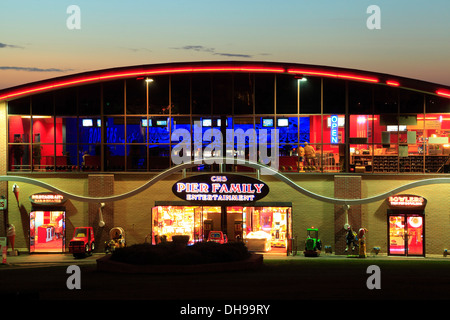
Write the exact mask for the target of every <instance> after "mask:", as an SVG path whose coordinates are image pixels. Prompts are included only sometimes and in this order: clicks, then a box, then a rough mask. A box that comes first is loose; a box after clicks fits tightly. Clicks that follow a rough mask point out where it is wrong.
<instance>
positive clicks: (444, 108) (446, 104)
mask: <svg viewBox="0 0 450 320" xmlns="http://www.w3.org/2000/svg"><path fill="white" fill-rule="evenodd" d="M425 98H426V112H427V113H428V112H429V113H449V112H450V99H448V98H442V97H437V96H432V95H426V97H425Z"/></svg>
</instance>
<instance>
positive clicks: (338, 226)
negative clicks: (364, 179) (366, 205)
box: [333, 175, 366, 255]
mask: <svg viewBox="0 0 450 320" xmlns="http://www.w3.org/2000/svg"><path fill="white" fill-rule="evenodd" d="M334 198H341V199H361V177H360V176H349V175H348V176H347V175H346V176H335V177H334ZM345 218H346V217H345V210H344V208H343V206H342V205H335V206H334V235H335V241H334V242H335V248H334V249H333V251H334V252H335V253H336V254H338V255H339V254H345V251H344V250H345V246H346V241H345V236H346V235H347V232H346V230H345V229H344V224H345V223H346V220H345ZM348 223H349V224H350V226H351V227H352V229H353V231H356V232H358V229H359V228H360V227H366V226H363V225H362V210H361V205H352V206H350V209H349V210H348Z"/></svg>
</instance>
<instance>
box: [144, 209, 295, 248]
mask: <svg viewBox="0 0 450 320" xmlns="http://www.w3.org/2000/svg"><path fill="white" fill-rule="evenodd" d="M152 221H153V223H152V225H153V227H152V234H153V237H152V243H153V244H158V243H161V242H163V241H172V238H173V236H175V235H188V236H189V243H190V244H193V243H195V242H198V241H207V240H208V236H209V233H210V232H211V231H222V232H223V233H224V234H225V235H226V236H227V241H229V242H237V241H244V242H245V243H246V245H247V247H248V248H249V250H251V251H275V252H286V250H288V239H289V238H290V234H291V225H292V223H291V207H241V206H227V207H220V206H156V207H153V209H152Z"/></svg>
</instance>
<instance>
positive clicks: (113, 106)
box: [103, 80, 124, 114]
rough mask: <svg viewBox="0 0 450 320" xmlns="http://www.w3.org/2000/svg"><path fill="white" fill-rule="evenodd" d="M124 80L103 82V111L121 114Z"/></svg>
mask: <svg viewBox="0 0 450 320" xmlns="http://www.w3.org/2000/svg"><path fill="white" fill-rule="evenodd" d="M123 106H124V82H123V80H120V81H112V82H106V83H104V84H103V113H104V114H123V112H124V108H123Z"/></svg>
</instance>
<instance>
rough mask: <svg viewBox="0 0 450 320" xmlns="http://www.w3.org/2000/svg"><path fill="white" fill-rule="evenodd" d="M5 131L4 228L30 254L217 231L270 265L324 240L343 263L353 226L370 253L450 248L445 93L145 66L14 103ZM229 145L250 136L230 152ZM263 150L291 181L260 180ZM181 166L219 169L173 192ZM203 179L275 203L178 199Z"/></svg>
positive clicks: (11, 97)
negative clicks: (269, 254) (89, 230)
mask: <svg viewBox="0 0 450 320" xmlns="http://www.w3.org/2000/svg"><path fill="white" fill-rule="evenodd" d="M0 121H1V125H2V127H3V128H4V130H2V134H1V136H0V140H1V141H0V149H1V152H2V154H3V155H4V156H2V160H1V162H0V170H1V176H2V181H1V188H0V193H1V194H0V196H3V197H4V199H6V203H7V205H6V208H5V209H4V210H3V215H2V219H3V221H2V222H3V223H2V226H1V228H3V229H4V228H5V225H6V223H12V224H14V225H15V227H16V245H15V246H16V247H17V248H21V249H23V250H29V251H31V252H39V251H42V252H47V251H49V250H50V251H57V252H65V251H66V250H67V249H66V246H67V243H68V241H69V240H70V238H71V236H72V233H73V230H74V228H75V227H77V226H92V227H94V232H95V235H96V240H97V249H96V250H97V251H101V250H102V249H103V243H104V242H105V241H106V240H108V238H109V236H110V235H109V230H110V229H111V228H113V227H115V226H120V227H122V228H123V229H124V230H125V234H126V240H127V243H128V244H133V243H142V242H145V241H147V242H152V243H156V242H158V241H161V239H167V240H169V241H170V240H171V238H172V236H173V235H177V234H186V235H189V236H190V241H201V240H206V239H207V237H208V232H209V231H211V230H213V231H222V232H223V233H225V234H226V235H227V237H228V240H229V241H241V240H247V241H250V239H253V238H255V237H256V238H257V239H260V237H261V236H262V238H264V237H266V242H267V243H269V244H270V248H268V249H270V250H271V251H274V252H277V251H281V252H287V253H291V251H292V250H294V251H295V250H296V249H297V250H299V251H302V250H303V243H304V240H305V237H306V229H307V228H310V227H312V226H314V227H317V228H318V229H319V233H320V238H321V240H322V243H323V244H324V245H325V246H329V247H331V248H332V251H333V252H335V253H336V254H345V253H346V251H345V248H346V235H347V232H348V230H347V227H348V226H351V228H352V229H353V230H354V231H358V230H359V229H360V228H366V229H367V230H368V232H367V234H366V237H367V251H368V252H371V251H373V248H380V252H381V253H384V254H392V255H419V256H422V255H426V254H442V253H443V251H444V250H445V249H447V246H448V245H450V235H449V232H448V230H449V228H450V225H449V224H450V221H449V220H448V217H449V214H450V211H449V210H450V209H449V208H450V192H449V191H450V185H449V184H448V181H447V179H449V175H448V173H449V170H450V169H449V156H450V144H449V137H450V88H449V87H447V86H443V85H438V84H433V83H428V82H423V81H419V80H414V79H408V78H403V77H397V76H393V75H386V74H379V73H373V72H365V71H359V70H349V69H340V68H333V67H323V66H312V65H301V64H286V63H268V62H201V63H173V64H158V65H145V66H133V67H126V68H116V69H108V70H100V71H94V72H87V73H82V74H77V75H71V76H65V77H60V78H54V79H50V80H46V81H41V82H36V83H31V84H26V85H22V86H18V87H14V88H9V89H5V90H2V91H0ZM227 130H228V131H227ZM230 130H233V132H234V133H236V132H241V133H247V134H248V135H247V136H245V137H244V139H243V140H239V139H234V138H233V139H232V140H231V147H229V144H230V141H228V140H227V141H225V140H226V139H225V138H224V137H227V132H229V131H230ZM186 132H187V133H188V137H186V136H184V138H183V137H180V135H179V134H180V133H186ZM250 133H254V134H255V137H256V140H252V139H251V138H252V136H250ZM215 134H219V136H220V137H222V138H223V141H220V142H219V143H217V140H215V137H216V136H215ZM263 134H264V138H266V139H267V140H265V141H267V142H266V143H265V144H263V143H261V141H262V139H263V138H262V137H263ZM212 137H214V139H213V138H212ZM183 139H184V140H183ZM214 141H215V142H214ZM181 142H183V143H185V144H181ZM180 146H186V148H184V149H183V151H181V153H180V150H179V147H180ZM262 146H264V147H265V148H266V149H264V151H265V154H266V156H267V159H269V160H271V163H270V165H271V168H275V171H276V172H277V173H278V174H275V175H274V174H264V173H263V172H262V170H263V168H264V165H261V163H263V164H265V165H266V166H267V165H268V163H267V162H266V161H264V160H266V159H264V158H263V157H262V149H261V147H262ZM221 147H222V148H221ZM253 147H255V148H256V149H253ZM311 150H312V151H311ZM180 156H183V157H184V158H183V159H185V160H186V162H189V161H193V160H195V159H204V158H209V159H210V161H206V160H205V161H202V162H201V163H196V164H195V165H189V166H185V167H183V168H182V169H180V170H178V171H174V172H171V174H170V175H167V176H164V178H161V174H164V173H165V172H169V171H170V170H171V169H173V168H176V166H177V165H178V164H179V163H180ZM269 156H270V157H269ZM215 157H216V158H217V160H218V159H220V157H227V158H234V159H235V160H237V159H247V160H249V159H250V160H255V161H251V164H253V165H248V163H247V164H246V163H240V162H238V161H235V162H233V163H231V162H227V163H218V162H219V161H217V162H214V161H212V160H214V158H215ZM274 164H276V166H275V165H274ZM205 176H207V177H208V178H211V179H217V178H215V177H219V179H222V181H218V182H225V181H226V180H230V179H232V177H236V176H237V177H241V178H242V179H243V180H242V181H239V182H237V183H238V184H239V183H240V184H241V185H239V186H242V187H243V186H244V185H245V183H246V182H245V181H246V178H255V179H257V180H258V181H261V182H263V183H264V184H265V185H267V186H268V188H269V189H270V191H269V192H268V193H267V194H266V195H265V196H264V197H263V198H260V199H258V200H257V201H247V202H242V203H238V202H230V203H229V204H224V203H219V202H217V201H216V202H214V201H209V202H208V201H206V202H205V201H203V202H201V201H200V202H195V203H194V202H193V201H190V200H187V199H186V198H183V199H180V195H177V194H176V192H173V187H174V185H176V184H177V182H179V181H182V180H183V179H186V178H188V179H192V180H190V181H191V182H190V183H194V184H197V185H199V183H200V180H201V179H202V178H201V177H205ZM196 177H198V179H199V180H198V181H197V180H195V179H196ZM212 177H214V178H212ZM26 179H29V180H26ZM152 179H154V180H155V182H154V183H152V184H151V185H150V186H149V187H145V188H144V187H142V186H145V185H146V184H147V183H148V182H149V181H151V180H152ZM290 182H292V183H291V184H290ZM44 184H45V185H44ZM194 184H188V185H187V186H194ZM293 185H295V186H293ZM408 185H411V186H412V187H410V188H409V187H405V186H408ZM17 186H18V188H17ZM296 186H299V187H300V188H302V189H304V190H307V192H300V191H299V188H297V187H296ZM228 187H229V185H228ZM13 188H14V190H15V192H13ZM133 190H138V191H136V192H133ZM242 190H243V189H239V193H241V194H243V193H244V192H243V191H242ZM392 190H394V191H395V190H398V192H394V193H389V192H390V191H392ZM230 192H231V191H230ZM61 194H63V195H64V197H63V198H64V201H60V200H61V197H55V195H61ZM118 195H121V197H117V196H118ZM314 195H319V196H317V197H315V196H314ZM377 195H385V197H382V198H373V197H375V196H377ZM76 196H83V197H85V199H82V198H80V197H78V198H77V197H76ZM389 196H396V197H395V199H394V198H391V202H390V201H389ZM108 197H111V198H108ZM372 198H373V199H372ZM58 199H59V200H58ZM190 199H191V200H192V198H190ZM230 199H231V198H230ZM346 199H347V200H349V201H344V200H346ZM354 200H357V201H354ZM100 203H104V206H101V205H100ZM100 222H101V223H100ZM101 225H102V226H101ZM3 231H4V230H3ZM44 238H45V239H44ZM55 240H57V242H54V241H55ZM55 243H56V245H55Z"/></svg>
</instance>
